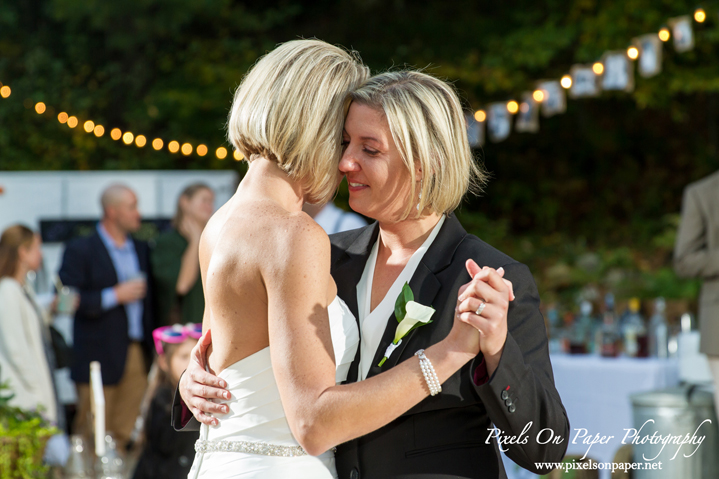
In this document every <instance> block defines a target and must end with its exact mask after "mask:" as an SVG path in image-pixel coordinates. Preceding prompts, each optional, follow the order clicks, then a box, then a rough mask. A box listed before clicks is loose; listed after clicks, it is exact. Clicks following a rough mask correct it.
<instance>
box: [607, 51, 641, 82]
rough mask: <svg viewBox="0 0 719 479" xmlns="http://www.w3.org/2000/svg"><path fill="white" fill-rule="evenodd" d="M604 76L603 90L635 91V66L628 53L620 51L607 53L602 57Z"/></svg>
mask: <svg viewBox="0 0 719 479" xmlns="http://www.w3.org/2000/svg"><path fill="white" fill-rule="evenodd" d="M602 63H603V64H604V74H603V75H602V90H606V91H626V92H630V91H632V90H634V65H633V62H632V61H631V60H630V59H629V57H627V52H626V51H624V50H618V51H613V52H606V53H605V54H604V56H603V57H602Z"/></svg>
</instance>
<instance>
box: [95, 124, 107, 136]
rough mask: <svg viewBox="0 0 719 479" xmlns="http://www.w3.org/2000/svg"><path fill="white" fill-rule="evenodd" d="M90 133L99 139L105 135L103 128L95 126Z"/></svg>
mask: <svg viewBox="0 0 719 479" xmlns="http://www.w3.org/2000/svg"><path fill="white" fill-rule="evenodd" d="M92 132H93V133H95V136H96V137H98V138H100V137H101V136H102V135H104V134H105V127H104V126H102V125H95V129H94V130H93V131H92Z"/></svg>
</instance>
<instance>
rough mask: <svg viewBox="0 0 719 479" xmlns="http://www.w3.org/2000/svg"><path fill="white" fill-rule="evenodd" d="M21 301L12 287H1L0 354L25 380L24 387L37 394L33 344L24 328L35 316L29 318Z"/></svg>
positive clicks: (20, 378) (18, 376)
mask: <svg viewBox="0 0 719 479" xmlns="http://www.w3.org/2000/svg"><path fill="white" fill-rule="evenodd" d="M21 301H22V296H19V295H17V294H15V292H14V291H12V290H10V288H0V305H1V306H0V354H2V353H3V352H4V353H5V354H4V355H5V358H4V360H5V361H6V362H7V364H8V366H9V367H11V368H12V369H14V370H15V373H16V374H15V376H16V377H17V379H18V380H19V381H22V382H23V384H22V386H23V388H25V390H26V391H28V392H29V393H31V394H37V393H38V391H37V388H36V387H35V386H36V385H35V381H33V378H34V377H35V376H36V375H37V370H36V369H35V367H34V366H35V362H34V359H35V358H33V357H31V355H30V348H31V347H32V345H31V344H29V343H28V341H27V340H26V338H27V334H26V332H25V328H24V326H25V324H24V323H25V322H29V321H30V320H31V319H32V320H34V319H35V318H28V317H27V316H26V315H24V314H23V308H22V306H21ZM0 373H2V371H0ZM0 379H2V377H0Z"/></svg>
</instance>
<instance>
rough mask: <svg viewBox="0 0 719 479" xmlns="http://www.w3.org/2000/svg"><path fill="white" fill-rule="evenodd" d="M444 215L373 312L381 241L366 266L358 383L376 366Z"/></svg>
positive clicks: (360, 311) (361, 297)
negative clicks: (402, 295)
mask: <svg viewBox="0 0 719 479" xmlns="http://www.w3.org/2000/svg"><path fill="white" fill-rule="evenodd" d="M444 219H445V217H444V215H443V216H442V217H441V218H440V219H439V221H438V222H437V224H436V225H435V227H434V229H432V232H431V233H430V235H429V236H428V237H427V239H426V240H424V243H422V246H420V247H419V248H418V249H417V251H415V252H414V253H413V254H412V257H410V259H409V261H407V264H406V265H405V267H404V269H403V270H402V272H401V273H400V274H399V276H397V279H395V280H394V283H392V286H391V287H390V288H389V290H388V291H387V294H386V295H385V297H384V298H382V301H381V302H380V303H379V304H378V305H377V306H376V307H375V308H374V310H372V311H371V312H370V308H371V302H372V280H373V278H374V270H375V265H376V264H377V251H378V250H379V242H380V238H379V236H378V237H377V241H376V242H375V244H374V246H373V247H372V252H371V253H370V255H369V258H368V259H367V263H366V264H365V268H364V272H363V273H362V278H361V279H360V281H359V283H357V312H358V314H359V324H360V334H361V336H362V341H361V342H360V366H359V371H358V378H357V379H358V381H361V380H363V379H365V378H367V373H368V372H369V370H370V367H371V366H372V361H373V360H374V356H375V352H376V351H377V348H378V347H379V343H380V341H381V340H382V335H383V334H384V330H385V328H386V327H387V321H388V320H389V319H393V318H392V314H393V313H394V303H395V302H396V301H397V297H398V296H399V293H400V292H401V291H402V287H403V286H404V283H409V281H410V280H411V279H412V276H414V272H415V271H416V270H417V266H418V265H419V262H420V261H422V258H423V257H424V254H425V253H426V252H427V250H428V249H429V247H430V245H431V244H432V242H433V241H434V239H435V238H436V237H437V234H438V233H439V230H440V229H441V228H442V225H443V224H444Z"/></svg>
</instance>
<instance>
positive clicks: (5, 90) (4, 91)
mask: <svg viewBox="0 0 719 479" xmlns="http://www.w3.org/2000/svg"><path fill="white" fill-rule="evenodd" d="M11 93H12V90H11V89H10V87H9V86H7V85H4V86H3V87H2V88H0V96H1V97H3V98H7V97H9V96H10V94H11Z"/></svg>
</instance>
